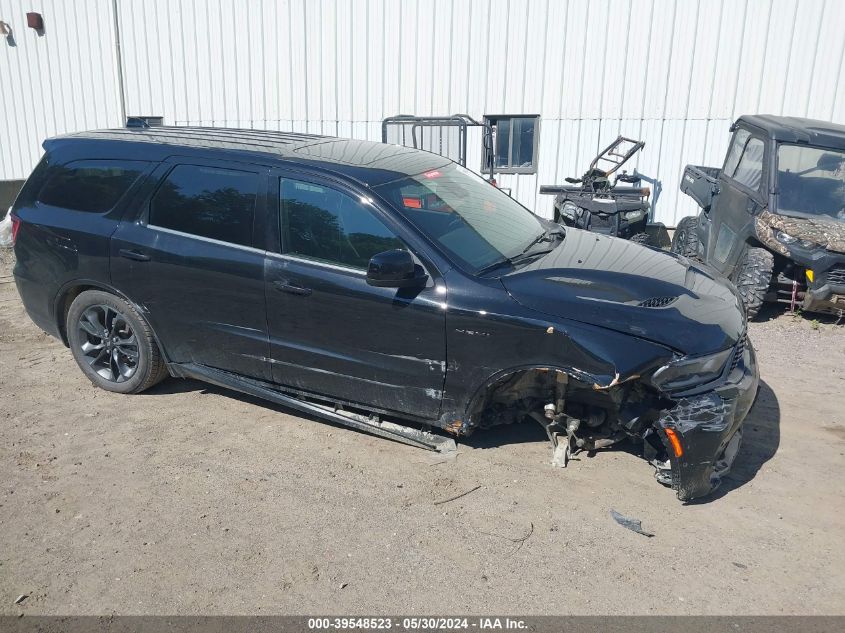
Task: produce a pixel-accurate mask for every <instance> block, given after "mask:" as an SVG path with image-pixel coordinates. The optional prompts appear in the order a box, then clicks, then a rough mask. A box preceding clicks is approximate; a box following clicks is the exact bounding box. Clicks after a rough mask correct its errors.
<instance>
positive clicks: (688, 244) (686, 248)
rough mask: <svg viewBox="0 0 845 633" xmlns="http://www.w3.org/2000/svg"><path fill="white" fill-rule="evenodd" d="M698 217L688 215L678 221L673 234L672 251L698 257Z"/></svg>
mask: <svg viewBox="0 0 845 633" xmlns="http://www.w3.org/2000/svg"><path fill="white" fill-rule="evenodd" d="M697 228H698V218H697V217H695V216H687V217H685V218H683V219H682V220H681V221H680V222H678V226H677V228H676V229H675V234H674V235H673V236H672V252H673V253H677V254H678V255H683V256H684V257H693V258H698V233H696V232H695V230H696V229H697Z"/></svg>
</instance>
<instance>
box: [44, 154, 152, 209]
mask: <svg viewBox="0 0 845 633" xmlns="http://www.w3.org/2000/svg"><path fill="white" fill-rule="evenodd" d="M148 165H149V163H145V162H142V161H133V160H77V161H73V162H71V163H68V164H67V165H55V166H52V167H48V174H47V175H46V182H45V183H44V186H43V187H41V190H40V191H39V192H38V195H37V197H36V198H37V200H38V202H40V203H42V204H48V205H50V206H55V207H62V208H64V209H73V210H74V211H86V212H89V213H105V212H106V211H109V210H110V209H112V208H114V206H115V205H116V204H117V201H118V200H120V198H121V196H123V194H124V193H126V192H127V191H128V190H129V188H130V187H131V186H132V185H133V184H134V183H135V181H136V180H138V178H139V177H140V176H141V174H142V173H143V172H144V170H145V169H146V168H147V166H148Z"/></svg>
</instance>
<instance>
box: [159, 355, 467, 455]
mask: <svg viewBox="0 0 845 633" xmlns="http://www.w3.org/2000/svg"><path fill="white" fill-rule="evenodd" d="M170 369H171V371H172V372H173V373H174V374H175V375H177V376H179V377H183V378H195V379H197V380H202V381H204V382H208V383H211V384H212V385H217V386H218V387H224V388H226V389H234V390H235V391H240V392H242V393H246V394H249V395H251V396H255V397H257V398H263V399H264V400H270V401H271V402H275V403H277V404H281V405H284V406H286V407H289V408H291V409H296V410H297V411H300V412H302V413H308V414H311V415H316V416H318V417H320V418H323V419H325V420H330V421H332V422H335V423H337V424H343V425H344V426H349V427H352V428H353V429H357V430H359V431H364V432H365V433H371V434H372V435H378V436H380V437H385V438H387V439H389V440H395V441H397V442H402V443H403V444H410V445H411V446H416V447H417V448H424V449H427V450H430V451H438V452H440V453H448V452H451V451H455V450H457V446H456V445H455V440H453V439H452V438H451V437H443V436H440V435H435V434H434V433H428V432H426V431H421V430H419V429H415V428H412V427H410V426H404V425H402V424H395V423H393V422H387V421H382V420H379V419H378V418H375V417H373V418H370V417H367V416H365V415H360V414H358V413H352V412H351V411H345V410H342V409H336V408H334V407H331V406H327V405H322V404H317V403H315V402H309V401H307V400H303V399H301V398H297V397H296V396H293V395H289V394H286V393H282V392H280V391H277V390H276V389H273V388H272V387H269V386H267V385H266V383H263V382H261V381H258V380H252V379H250V378H245V377H243V376H238V375H236V374H231V373H229V372H226V371H221V370H219V369H214V368H212V367H206V366H205V365H196V364H193V363H186V364H176V363H174V364H171V365H170Z"/></svg>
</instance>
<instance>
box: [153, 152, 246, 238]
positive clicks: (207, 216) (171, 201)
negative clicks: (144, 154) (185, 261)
mask: <svg viewBox="0 0 845 633" xmlns="http://www.w3.org/2000/svg"><path fill="white" fill-rule="evenodd" d="M257 193H258V174H255V173H252V172H246V171H236V170H233V169H220V168H217V167H205V166H200V165H178V166H176V167H175V168H174V169H173V170H172V171H171V172H170V173H169V174H168V176H167V178H166V179H165V181H164V182H163V183H162V184H161V186H160V187H159V189H158V191H156V193H155V195H154V196H153V199H152V202H151V203H150V217H149V224H151V225H153V226H159V227H162V228H165V229H171V230H173V231H180V232H182V233H190V234H191V235H197V236H199V237H206V238H210V239H214V240H220V241H222V242H231V243H232V244H240V245H241V246H250V245H251V244H252V222H253V217H254V215H255V199H256V195H257Z"/></svg>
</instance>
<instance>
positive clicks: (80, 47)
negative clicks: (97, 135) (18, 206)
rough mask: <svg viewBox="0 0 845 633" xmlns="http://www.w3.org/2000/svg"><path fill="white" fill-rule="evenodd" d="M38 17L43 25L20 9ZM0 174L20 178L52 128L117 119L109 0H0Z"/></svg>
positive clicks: (59, 129) (93, 125)
mask: <svg viewBox="0 0 845 633" xmlns="http://www.w3.org/2000/svg"><path fill="white" fill-rule="evenodd" d="M29 11H35V12H37V13H41V14H42V16H43V18H44V33H43V35H40V34H38V33H37V32H36V31H34V30H33V29H30V28H27V26H26V13H27V12H29ZM0 20H2V21H3V22H6V23H8V24H9V25H10V26H11V28H12V39H11V40H10V39H9V38H4V37H2V36H0V179H3V180H12V179H17V178H25V177H27V176H28V175H29V173H30V172H31V171H32V168H33V167H34V166H35V164H36V163H37V162H38V160H39V158H40V156H41V152H42V150H41V142H42V141H43V140H44V139H45V138H47V137H50V136H55V135H56V134H64V133H65V132H75V131H78V130H85V129H91V128H99V127H113V126H116V125H120V123H121V115H120V93H119V91H118V80H117V61H116V59H117V58H116V55H115V49H114V19H113V14H112V3H111V2H110V1H109V0H32V1H29V2H21V1H20V0H0Z"/></svg>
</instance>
